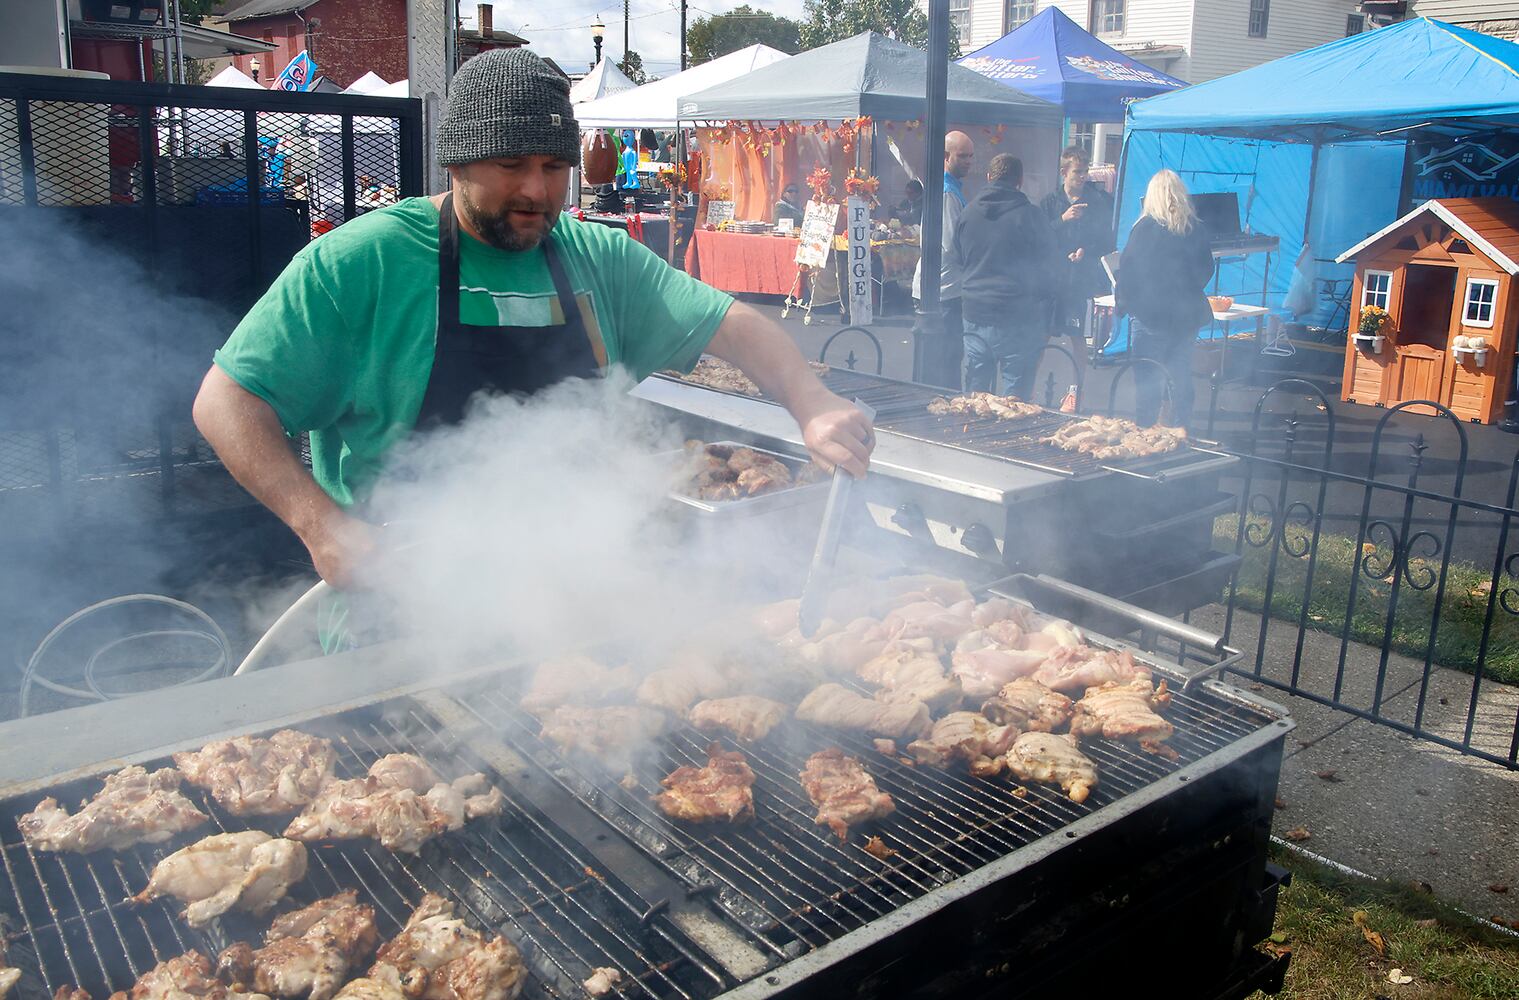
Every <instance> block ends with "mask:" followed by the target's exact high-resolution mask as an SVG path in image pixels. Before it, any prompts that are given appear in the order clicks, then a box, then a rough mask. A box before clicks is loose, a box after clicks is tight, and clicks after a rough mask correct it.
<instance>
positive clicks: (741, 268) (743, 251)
mask: <svg viewBox="0 0 1519 1000" xmlns="http://www.w3.org/2000/svg"><path fill="white" fill-rule="evenodd" d="M800 242H801V241H800V240H794V239H790V238H787V237H784V236H766V235H757V234H754V233H720V232H716V231H714V230H706V229H698V230H697V231H696V277H698V278H700V279H701V280H703V281H705V282H706V283H707V284H709V285H711V286H713V287H714V288H721V289H722V290H723V291H725V292H752V293H754V294H757V295H785V294H786V293H788V292H790V291H791V285H792V283H793V282H794V281H795V280H796V270H797V265H796V248H797V246H798V245H799V244H800Z"/></svg>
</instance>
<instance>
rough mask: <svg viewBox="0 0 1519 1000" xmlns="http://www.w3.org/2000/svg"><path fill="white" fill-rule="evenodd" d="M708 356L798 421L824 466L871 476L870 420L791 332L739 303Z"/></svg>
mask: <svg viewBox="0 0 1519 1000" xmlns="http://www.w3.org/2000/svg"><path fill="white" fill-rule="evenodd" d="M707 352H708V353H709V354H713V355H716V356H717V357H719V358H722V359H723V360H724V361H727V362H729V363H731V364H735V365H737V366H738V367H739V368H740V369H742V370H743V372H744V374H746V375H748V376H749V377H750V378H752V379H754V381H755V382H756V383H757V384H758V385H759V387H760V388H761V389H763V390H764V391H765V392H767V393H769V394H770V395H771V396H773V397H774V398H775V399H776V400H777V401H778V402H779V403H780V404H781V405H782V406H784V407H785V408H786V409H787V411H788V412H790V414H791V415H792V416H793V417H795V418H796V422H797V426H798V427H800V428H801V429H802V440H803V441H804V442H806V445H807V450H808V451H809V452H811V453H812V457H813V458H814V459H816V460H817V462H818V464H820V465H822V466H823V467H824V468H825V469H830V470H831V469H832V468H833V467H834V466H839V467H841V468H843V469H844V471H846V472H848V473H849V474H850V475H852V476H854V477H855V478H859V477H861V476H863V475H865V469H866V467H867V466H868V465H869V464H870V452H871V449H872V448H874V447H875V434H874V432H873V431H872V430H871V427H870V421H869V420H867V419H865V414H863V413H861V412H860V411H859V410H857V409H855V407H853V406H852V405H850V404H849V403H848V402H846V401H845V400H844V399H842V398H841V397H839V396H836V395H834V394H833V393H832V392H829V391H828V389H827V388H826V387H825V386H824V385H823V383H822V382H821V381H820V380H819V379H818V377H817V375H816V374H815V373H814V372H813V371H812V369H811V368H810V367H808V365H807V362H806V361H805V360H803V359H802V352H801V351H799V350H797V346H796V344H795V343H793V342H792V340H791V338H790V337H789V336H788V335H787V334H786V331H784V330H782V329H781V328H780V327H779V326H778V325H776V324H775V323H774V322H772V321H771V320H769V319H767V318H766V317H765V316H763V315H761V314H760V313H759V312H758V311H756V310H755V309H753V308H752V307H750V306H747V305H745V304H743V303H742V302H735V303H733V305H732V306H731V307H729V309H728V314H727V315H726V316H725V317H724V318H723V321H722V323H721V325H719V326H718V328H717V332H716V333H715V334H713V336H712V341H711V342H710V343H709V344H708V345H707Z"/></svg>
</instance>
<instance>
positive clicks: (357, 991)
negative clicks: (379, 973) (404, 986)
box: [335, 977, 411, 1000]
mask: <svg viewBox="0 0 1519 1000" xmlns="http://www.w3.org/2000/svg"><path fill="white" fill-rule="evenodd" d="M335 1000H411V998H410V997H408V996H407V995H406V994H405V993H402V992H401V987H399V986H395V985H392V984H391V983H387V982H382V981H381V980H378V979H369V978H367V977H366V978H364V979H354V980H351V981H350V982H349V983H348V985H347V986H344V987H343V988H342V989H341V990H339V991H338V995H337V997H336V998H335Z"/></svg>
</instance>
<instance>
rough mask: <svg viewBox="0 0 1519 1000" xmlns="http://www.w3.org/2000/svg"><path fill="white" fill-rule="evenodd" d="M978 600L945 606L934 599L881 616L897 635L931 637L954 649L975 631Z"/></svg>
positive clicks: (940, 645) (941, 646)
mask: <svg viewBox="0 0 1519 1000" xmlns="http://www.w3.org/2000/svg"><path fill="white" fill-rule="evenodd" d="M975 611H976V602H975V601H974V600H970V599H967V600H964V601H961V602H959V603H958V604H954V605H951V606H950V607H947V608H946V607H944V606H943V605H942V604H935V603H933V602H931V601H915V602H913V603H911V604H906V605H903V606H902V607H899V608H897V609H896V610H894V611H892V612H891V613H889V614H888V615H887V616H886V617H885V618H883V619H882V620H881V624H882V625H883V626H885V628H886V634H887V635H889V636H890V637H891V638H893V639H906V640H911V639H929V640H932V641H933V643H934V645H935V647H936V648H939V649H953V648H954V645H955V643H956V642H957V641H958V640H959V639H960V638H961V637H962V636H964V635H965V634H967V633H969V632H971V631H974V629H975V626H974V625H973V624H972V618H973V616H974V615H975Z"/></svg>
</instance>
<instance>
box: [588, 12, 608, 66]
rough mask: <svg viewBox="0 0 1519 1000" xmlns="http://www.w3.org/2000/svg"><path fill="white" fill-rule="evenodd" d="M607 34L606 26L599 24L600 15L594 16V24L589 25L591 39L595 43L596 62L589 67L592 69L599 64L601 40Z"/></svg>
mask: <svg viewBox="0 0 1519 1000" xmlns="http://www.w3.org/2000/svg"><path fill="white" fill-rule="evenodd" d="M606 33H607V26H606V25H604V24H602V23H601V15H600V14H597V15H596V23H595V24H593V25H591V39H592V40H593V41H594V42H595V43H596V62H595V63H592V64H591V66H592V68H593V69H594V68H595V66H596V65H597V63H600V62H601V39H602V36H603V35H605V34H606Z"/></svg>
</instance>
